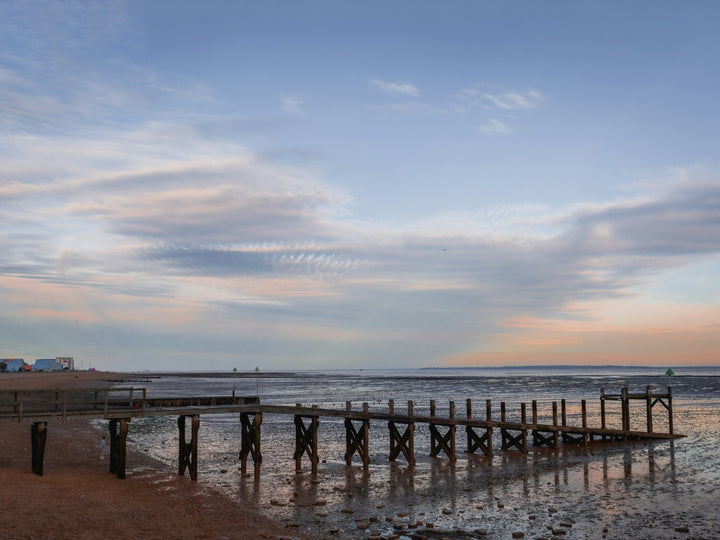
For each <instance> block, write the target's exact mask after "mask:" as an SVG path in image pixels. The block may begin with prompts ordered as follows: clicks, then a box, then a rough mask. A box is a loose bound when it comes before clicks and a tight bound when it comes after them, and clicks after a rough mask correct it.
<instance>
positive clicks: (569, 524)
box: [560, 523, 572, 529]
mask: <svg viewBox="0 0 720 540" xmlns="http://www.w3.org/2000/svg"><path fill="white" fill-rule="evenodd" d="M560 526H561V527H565V528H566V529H569V528H570V527H572V523H561V524H560Z"/></svg>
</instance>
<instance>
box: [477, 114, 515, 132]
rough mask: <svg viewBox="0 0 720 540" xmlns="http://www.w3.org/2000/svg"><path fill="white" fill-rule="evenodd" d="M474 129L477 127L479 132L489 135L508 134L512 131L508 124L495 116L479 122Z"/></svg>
mask: <svg viewBox="0 0 720 540" xmlns="http://www.w3.org/2000/svg"><path fill="white" fill-rule="evenodd" d="M475 129H477V130H478V131H479V132H480V133H484V134H485V135H491V136H494V135H508V134H509V133H512V128H510V126H508V125H507V124H505V123H503V122H501V121H500V120H498V119H496V118H490V119H489V120H488V121H487V122H485V123H484V124H480V125H479V126H477V127H476V128H475Z"/></svg>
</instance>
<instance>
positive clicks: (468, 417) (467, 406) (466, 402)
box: [465, 398, 472, 420]
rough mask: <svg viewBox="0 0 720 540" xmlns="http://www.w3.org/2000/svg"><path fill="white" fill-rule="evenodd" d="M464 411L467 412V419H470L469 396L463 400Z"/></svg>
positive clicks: (470, 406) (470, 403) (470, 402)
mask: <svg viewBox="0 0 720 540" xmlns="http://www.w3.org/2000/svg"><path fill="white" fill-rule="evenodd" d="M465 411H466V413H467V419H468V420H470V419H472V400H471V399H470V398H467V399H466V400H465Z"/></svg>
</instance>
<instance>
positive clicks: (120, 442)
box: [109, 418, 130, 479]
mask: <svg viewBox="0 0 720 540" xmlns="http://www.w3.org/2000/svg"><path fill="white" fill-rule="evenodd" d="M129 422H130V419H129V418H118V419H115V418H113V419H111V420H110V426H109V428H110V429H109V431H110V472H111V473H113V474H115V476H117V477H118V478H120V479H123V478H125V458H126V456H127V433H128V423H129ZM118 424H120V429H119V430H118Z"/></svg>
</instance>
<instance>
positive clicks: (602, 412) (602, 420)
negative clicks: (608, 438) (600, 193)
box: [600, 388, 605, 440]
mask: <svg viewBox="0 0 720 540" xmlns="http://www.w3.org/2000/svg"><path fill="white" fill-rule="evenodd" d="M600 427H601V428H603V429H605V389H604V388H601V389H600ZM604 439H605V435H603V440H604Z"/></svg>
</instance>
